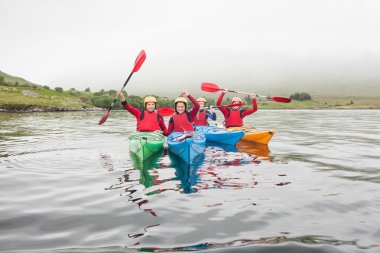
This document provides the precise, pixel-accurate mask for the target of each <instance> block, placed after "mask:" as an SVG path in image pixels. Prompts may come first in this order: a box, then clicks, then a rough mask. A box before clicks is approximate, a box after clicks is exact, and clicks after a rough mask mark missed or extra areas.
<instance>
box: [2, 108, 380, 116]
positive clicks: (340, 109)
mask: <svg viewBox="0 0 380 253" xmlns="http://www.w3.org/2000/svg"><path fill="white" fill-rule="evenodd" d="M258 110H259V111H260V110H276V111H277V110H284V111H290V110H297V111H298V110H299V111H302V110H315V111H332V110H339V111H350V110H380V108H339V107H329V108H258ZM104 111H106V109H102V108H97V107H95V108H83V109H70V108H53V109H47V110H45V109H42V108H33V109H29V110H17V109H15V110H12V109H11V110H6V109H2V108H0V113H20V114H21V113H36V112H44V113H45V112H59V113H63V112H104ZM113 111H124V110H123V109H114V110H113Z"/></svg>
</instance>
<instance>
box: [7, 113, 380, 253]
mask: <svg viewBox="0 0 380 253" xmlns="http://www.w3.org/2000/svg"><path fill="white" fill-rule="evenodd" d="M102 115H103V113H102V112H72V113H70V112H66V113H32V114H5V113H2V114H0V172H1V173H0V251H2V252H137V251H155V252H173V251H208V252H265V253H269V252H289V253H293V252H318V253H319V252H320V253H330V252H371V253H372V252H373V253H375V252H380V165H379V164H380V111H375V110H373V111H372V110H368V111H338V110H331V111H314V110H305V111H300V110H289V111H283V110H281V111H273V110H263V111H259V112H257V113H255V114H254V115H253V116H251V117H249V118H247V120H246V123H248V124H250V125H254V126H256V127H257V128H260V129H270V128H274V129H276V131H277V133H276V135H275V136H274V137H273V139H272V141H271V143H270V145H269V149H268V148H266V147H260V146H257V145H256V146H255V145H249V144H247V143H242V144H239V145H238V147H237V149H234V148H233V147H218V146H210V147H208V148H207V150H206V153H205V156H204V157H200V159H199V161H198V163H197V164H194V165H192V166H187V165H184V164H182V163H181V162H180V161H178V160H177V159H175V157H172V156H169V154H167V153H166V152H165V153H159V154H157V156H155V157H152V159H149V160H147V161H145V162H141V161H139V160H138V159H136V157H134V156H133V155H132V154H129V149H128V143H127V136H128V134H129V133H131V131H133V129H134V127H135V122H134V118H132V117H131V116H129V115H128V114H127V113H126V112H124V111H118V112H116V111H115V112H112V113H111V116H110V117H109V119H108V121H107V122H106V123H105V124H104V125H102V126H98V125H97V122H98V120H99V119H100V118H101V116H102Z"/></svg>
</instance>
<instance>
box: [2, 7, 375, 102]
mask: <svg viewBox="0 0 380 253" xmlns="http://www.w3.org/2000/svg"><path fill="white" fill-rule="evenodd" d="M379 7H380V3H379V2H378V1H366V0H362V1H353V0H341V1H337V0H329V1H327V0H315V1H314V0H313V1H311V0H292V1H284V0H278V1H275V0H269V1H268V0H267V1H248V0H247V1H239V0H235V1H232V0H231V1H226V0H215V1H207V0H203V1H198V0H195V1H178V0H166V1H154V0H152V1H147V0H139V1H125V0H122V1H121V0H120V1H112V0H110V1H106V0H104V1H95V0H62V1H55V0H25V1H22V0H0V10H1V15H0V31H1V39H0V70H1V71H4V72H6V73H8V74H11V75H15V76H20V77H23V78H25V79H27V80H29V81H32V82H34V83H38V84H42V85H49V86H51V87H56V86H60V87H63V88H64V89H69V88H71V87H74V88H76V89H79V90H83V89H85V88H86V87H90V88H91V90H92V91H96V90H99V89H102V88H104V89H116V90H117V89H120V88H121V86H122V84H123V83H124V81H125V79H126V78H127V77H128V74H129V73H130V71H131V70H132V68H133V63H134V60H135V58H136V56H137V55H138V53H139V52H140V50H142V49H144V50H145V51H146V53H147V59H146V61H145V63H144V65H143V66H142V67H141V69H140V71H139V72H138V73H136V74H134V76H133V77H132V79H131V81H130V83H129V84H128V86H127V91H128V92H129V93H134V94H147V93H150V94H158V95H175V94H178V93H180V91H181V90H185V89H187V90H189V91H190V92H193V93H196V92H199V87H200V84H201V83H202V82H205V81H206V82H214V83H217V84H219V85H220V86H222V87H226V88H230V89H232V88H233V89H240V90H243V91H248V92H256V93H272V94H273V92H276V94H278V95H286V94H287V93H289V91H309V92H312V93H316V94H330V93H336V94H340V95H355V94H359V95H380V33H379V30H378V29H379V27H380V15H378V11H379V9H380V8H379Z"/></svg>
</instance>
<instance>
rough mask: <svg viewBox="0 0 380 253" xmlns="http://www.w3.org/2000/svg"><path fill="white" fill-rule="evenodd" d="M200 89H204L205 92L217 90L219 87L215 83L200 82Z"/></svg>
mask: <svg viewBox="0 0 380 253" xmlns="http://www.w3.org/2000/svg"><path fill="white" fill-rule="evenodd" d="M201 90H203V91H206V92H218V91H220V90H221V89H220V88H219V86H218V85H217V84H215V83H202V85H201Z"/></svg>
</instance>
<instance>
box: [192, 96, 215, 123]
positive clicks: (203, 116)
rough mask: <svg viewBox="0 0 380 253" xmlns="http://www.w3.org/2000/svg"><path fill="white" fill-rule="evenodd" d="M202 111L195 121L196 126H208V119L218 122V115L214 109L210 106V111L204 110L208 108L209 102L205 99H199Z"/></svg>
mask: <svg viewBox="0 0 380 253" xmlns="http://www.w3.org/2000/svg"><path fill="white" fill-rule="evenodd" d="M197 101H198V103H199V106H200V109H199V112H198V113H197V115H196V116H195V119H194V125H196V126H208V125H209V124H208V122H207V119H211V120H216V113H215V110H214V108H212V106H210V110H206V109H204V107H206V104H207V101H206V99H204V98H198V99H197Z"/></svg>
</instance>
